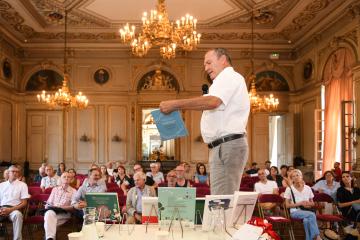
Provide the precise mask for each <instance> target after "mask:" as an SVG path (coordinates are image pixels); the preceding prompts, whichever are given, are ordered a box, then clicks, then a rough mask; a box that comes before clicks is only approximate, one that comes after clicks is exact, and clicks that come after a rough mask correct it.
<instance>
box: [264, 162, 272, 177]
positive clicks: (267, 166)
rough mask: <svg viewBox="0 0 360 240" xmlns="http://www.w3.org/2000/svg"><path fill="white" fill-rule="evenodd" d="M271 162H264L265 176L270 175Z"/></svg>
mask: <svg viewBox="0 0 360 240" xmlns="http://www.w3.org/2000/svg"><path fill="white" fill-rule="evenodd" d="M270 168H271V161H269V160H267V161H265V174H266V176H269V175H270Z"/></svg>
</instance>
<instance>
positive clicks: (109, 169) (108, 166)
mask: <svg viewBox="0 0 360 240" xmlns="http://www.w3.org/2000/svg"><path fill="white" fill-rule="evenodd" d="M113 163H114V161H110V162H107V163H106V171H107V173H108V175H109V176H112V175H113V171H114V169H113Z"/></svg>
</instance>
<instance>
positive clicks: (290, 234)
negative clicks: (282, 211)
mask: <svg viewBox="0 0 360 240" xmlns="http://www.w3.org/2000/svg"><path fill="white" fill-rule="evenodd" d="M289 225H290V228H289V236H290V240H295V235H294V229H293V227H292V224H291V223H290V224H289Z"/></svg>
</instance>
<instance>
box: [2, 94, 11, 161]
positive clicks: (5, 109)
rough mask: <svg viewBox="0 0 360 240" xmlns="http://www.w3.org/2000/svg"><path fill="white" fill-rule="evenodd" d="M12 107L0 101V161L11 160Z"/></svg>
mask: <svg viewBox="0 0 360 240" xmlns="http://www.w3.org/2000/svg"><path fill="white" fill-rule="evenodd" d="M11 116H12V107H11V103H8V102H3V101H0V129H1V130H0V161H11V160H12V158H11V153H12V128H11V125H12V118H11Z"/></svg>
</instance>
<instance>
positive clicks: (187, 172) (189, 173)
mask: <svg viewBox="0 0 360 240" xmlns="http://www.w3.org/2000/svg"><path fill="white" fill-rule="evenodd" d="M183 165H184V169H185V170H184V177H185V179H186V180H189V181H194V173H193V171H192V170H191V166H190V164H189V163H187V162H185V163H183Z"/></svg>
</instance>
